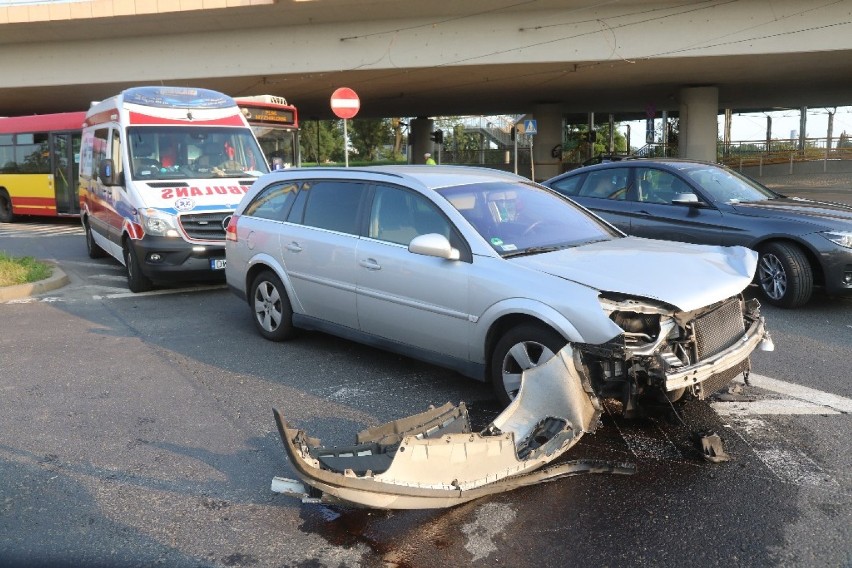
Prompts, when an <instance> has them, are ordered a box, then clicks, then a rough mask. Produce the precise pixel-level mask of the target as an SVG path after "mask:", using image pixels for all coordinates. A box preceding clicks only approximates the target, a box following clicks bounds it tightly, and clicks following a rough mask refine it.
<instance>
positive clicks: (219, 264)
mask: <svg viewBox="0 0 852 568" xmlns="http://www.w3.org/2000/svg"><path fill="white" fill-rule="evenodd" d="M226 262H227V260H226V259H224V258H211V259H210V269H211V270H224V269H225V263H226Z"/></svg>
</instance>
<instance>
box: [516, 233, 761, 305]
mask: <svg viewBox="0 0 852 568" xmlns="http://www.w3.org/2000/svg"><path fill="white" fill-rule="evenodd" d="M510 262H515V263H518V264H519V265H522V266H525V267H527V268H530V269H533V270H538V271H541V272H545V273H547V274H551V275H553V276H559V277H561V278H565V279H567V280H572V281H574V282H577V283H579V284H583V285H585V286H589V287H591V288H594V289H596V290H600V291H602V292H620V293H623V294H629V295H631V296H641V297H644V298H650V299H654V300H659V301H661V302H666V303H668V304H671V305H673V306H676V307H677V308H679V309H680V310H683V311H690V310H694V309H697V308H700V307H703V306H707V305H710V304H713V303H715V302H718V301H720V300H724V299H725V298H728V297H730V296H733V295H734V294H738V293H740V292H741V291H742V290H743V289H744V288H745V287H746V286H748V285H749V283H750V282H751V281H752V278H753V276H754V271H755V267H756V266H757V253H756V252H754V251H753V250H750V249H747V248H745V247H739V246H737V247H720V246H707V245H693V244H688V243H679V242H673V241H658V240H652V239H643V238H640V237H625V238H618V239H613V240H609V241H601V242H598V243H591V244H588V245H583V246H579V247H574V248H568V249H564V250H560V251H554V252H550V253H543V254H536V255H530V256H519V257H516V258H513V259H510Z"/></svg>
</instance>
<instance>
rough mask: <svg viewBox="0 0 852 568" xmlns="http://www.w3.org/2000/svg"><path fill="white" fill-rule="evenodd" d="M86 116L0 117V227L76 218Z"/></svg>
mask: <svg viewBox="0 0 852 568" xmlns="http://www.w3.org/2000/svg"><path fill="white" fill-rule="evenodd" d="M85 118H86V113H85V112H63V113H58V114H40V115H32V116H18V117H11V118H0V222H4V223H9V222H12V221H13V220H14V218H15V216H16V215H40V216H49V217H56V216H63V215H70V216H76V215H79V214H80V203H79V199H78V198H77V179H78V167H79V163H80V140H81V137H82V127H83V121H84V120H85Z"/></svg>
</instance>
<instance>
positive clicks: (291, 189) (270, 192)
mask: <svg viewBox="0 0 852 568" xmlns="http://www.w3.org/2000/svg"><path fill="white" fill-rule="evenodd" d="M297 189H298V185H297V184H295V183H291V182H288V183H283V184H273V185H271V186H269V187H267V188H266V189H264V190H263V191H261V192H260V193H259V194H258V195H257V196H256V197H255V198H254V199H253V200H252V202H251V203H249V205H248V207H246V209H245V211H244V212H243V215H248V216H251V217H258V218H260V219H271V220H273V221H284V220H285V219H286V218H287V213H289V211H290V206H291V205H292V204H293V201H295V200H296V190H297Z"/></svg>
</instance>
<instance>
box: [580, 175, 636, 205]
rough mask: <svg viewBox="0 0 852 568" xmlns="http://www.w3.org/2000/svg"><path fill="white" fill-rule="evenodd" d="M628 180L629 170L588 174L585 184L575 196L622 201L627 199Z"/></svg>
mask: <svg viewBox="0 0 852 568" xmlns="http://www.w3.org/2000/svg"><path fill="white" fill-rule="evenodd" d="M629 179H630V170H629V169H628V168H607V169H605V170H595V171H593V172H589V175H588V176H586V182H585V183H584V184H583V187H581V188H580V192H579V193H578V194H577V195H579V196H580V197H597V198H600V199H616V200H619V201H622V200H624V199H626V198H627V190H628V180H629Z"/></svg>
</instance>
